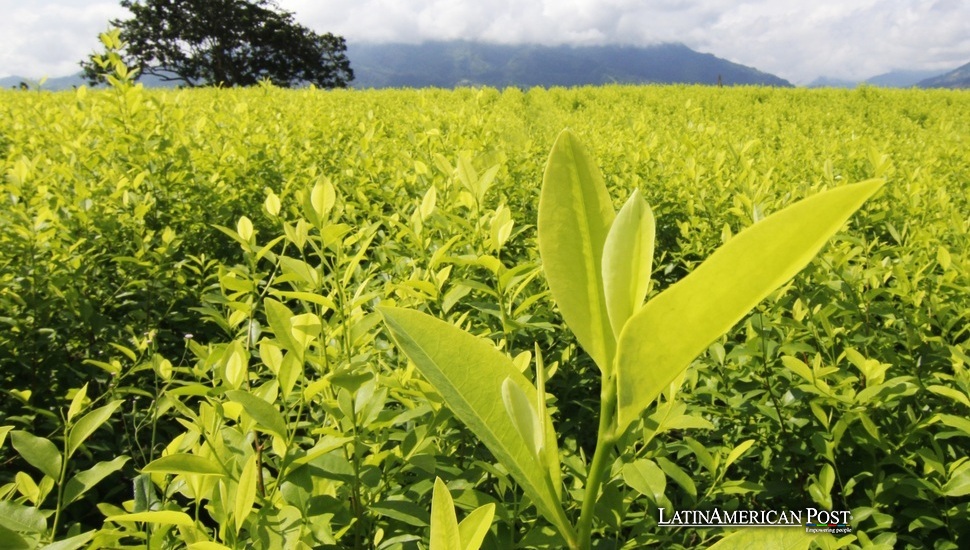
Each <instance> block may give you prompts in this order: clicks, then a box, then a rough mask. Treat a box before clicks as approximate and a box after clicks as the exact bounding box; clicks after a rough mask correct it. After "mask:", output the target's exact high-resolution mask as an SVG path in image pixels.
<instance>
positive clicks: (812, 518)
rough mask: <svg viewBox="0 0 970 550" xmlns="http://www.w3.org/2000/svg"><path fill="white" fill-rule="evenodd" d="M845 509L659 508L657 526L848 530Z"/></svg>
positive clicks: (841, 531)
mask: <svg viewBox="0 0 970 550" xmlns="http://www.w3.org/2000/svg"><path fill="white" fill-rule="evenodd" d="M851 519H852V512H850V511H848V510H819V509H818V508H811V507H809V508H805V509H804V510H723V509H720V508H715V509H713V510H679V511H676V512H674V513H673V514H672V515H671V513H670V512H668V511H667V510H665V509H663V508H661V509H660V517H659V518H658V523H659V525H660V526H661V527H804V528H805V532H807V533H833V534H840V533H851V532H852V526H851V525H850V524H849V520H851Z"/></svg>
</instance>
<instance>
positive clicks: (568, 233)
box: [538, 130, 616, 374]
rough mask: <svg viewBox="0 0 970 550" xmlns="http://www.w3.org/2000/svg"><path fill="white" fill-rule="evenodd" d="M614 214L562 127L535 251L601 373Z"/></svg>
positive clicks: (608, 357) (545, 184)
mask: <svg viewBox="0 0 970 550" xmlns="http://www.w3.org/2000/svg"><path fill="white" fill-rule="evenodd" d="M615 215H616V214H615V213H614V210H613V202H612V200H611V199H610V194H609V192H607V190H606V184H605V183H603V176H602V175H601V174H600V171H599V169H598V168H597V167H596V164H595V163H594V162H593V160H592V159H591V158H590V156H589V154H588V153H587V152H586V150H585V149H584V148H583V146H582V144H581V143H580V142H579V140H578V139H576V137H575V136H574V135H573V134H572V132H570V131H569V130H563V132H562V133H561V134H559V138H558V139H557V140H556V143H555V145H553V147H552V152H551V153H550V154H549V162H548V164H547V165H546V171H545V175H544V176H543V181H542V191H541V193H540V195H539V221H538V241H539V255H540V256H541V257H542V270H543V272H544V273H545V275H546V281H547V282H548V283H549V290H550V291H551V292H552V297H553V299H555V301H556V304H557V305H558V306H559V311H560V313H561V314H562V318H563V320H565V321H566V324H567V325H568V326H569V329H570V330H572V331H573V333H574V334H575V335H576V339H577V340H579V343H580V344H581V345H582V346H583V349H585V350H586V352H587V353H589V355H590V357H592V358H593V361H595V362H596V364H597V365H599V368H600V370H601V371H603V373H604V374H609V371H610V369H611V367H612V365H611V362H612V360H613V356H614V354H615V353H616V337H615V336H614V334H613V329H612V327H611V326H610V319H609V314H608V312H607V308H606V296H605V295H604V293H603V268H602V264H603V247H604V245H605V243H606V235H607V233H608V232H609V230H610V226H611V225H612V223H613V218H614V217H615Z"/></svg>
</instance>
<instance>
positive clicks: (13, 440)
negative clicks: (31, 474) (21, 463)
mask: <svg viewBox="0 0 970 550" xmlns="http://www.w3.org/2000/svg"><path fill="white" fill-rule="evenodd" d="M10 444H11V445H13V448H14V449H16V450H17V452H18V453H20V456H21V457H23V459H24V460H26V461H27V463H28V464H30V465H31V466H33V467H34V468H37V469H38V470H40V471H41V472H43V473H44V475H47V476H50V477H51V479H54V480H57V479H60V477H61V453H60V452H58V450H57V447H56V446H55V445H54V444H53V443H51V441H50V440H49V439H45V438H43V437H37V436H35V435H34V434H32V433H30V432H25V431H22V430H15V431H13V432H10Z"/></svg>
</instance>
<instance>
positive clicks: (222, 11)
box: [81, 0, 354, 88]
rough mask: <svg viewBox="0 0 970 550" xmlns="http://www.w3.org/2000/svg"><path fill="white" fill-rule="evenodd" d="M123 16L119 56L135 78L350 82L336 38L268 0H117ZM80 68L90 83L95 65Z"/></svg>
mask: <svg viewBox="0 0 970 550" xmlns="http://www.w3.org/2000/svg"><path fill="white" fill-rule="evenodd" d="M121 5H122V6H123V7H125V8H127V9H128V10H129V11H130V12H131V14H132V17H131V18H130V19H125V20H120V19H114V20H112V21H111V25H112V26H114V27H116V28H118V29H120V31H121V34H120V37H121V40H122V41H123V42H125V43H126V47H125V51H124V61H125V63H126V65H128V66H129V67H133V68H137V69H138V70H139V75H145V74H149V75H154V76H156V77H158V78H161V79H162V80H167V81H180V82H182V83H184V84H185V85H188V86H197V85H217V86H218V85H222V86H249V85H253V84H256V83H258V82H260V81H262V80H267V79H268V80H269V81H271V82H272V83H273V84H275V85H277V86H298V85H301V84H310V83H312V84H315V85H317V86H320V87H324V88H342V87H346V86H347V84H348V83H349V82H350V81H351V80H353V78H354V73H353V70H352V69H351V68H350V61H349V60H348V59H347V56H346V50H347V45H346V43H345V41H344V39H343V37H340V36H335V35H333V34H331V33H326V34H317V33H316V32H314V31H312V30H311V29H308V28H307V27H304V26H302V25H300V24H298V23H297V22H296V21H294V19H293V14H292V13H290V12H287V11H285V10H282V9H281V8H280V7H279V6H278V5H277V4H276V3H275V2H273V1H271V0H145V1H131V0H122V1H121ZM94 57H95V56H92V57H91V58H90V59H89V60H87V61H83V62H82V63H81V66H82V67H83V69H84V73H85V76H86V77H87V78H88V80H90V81H92V82H98V81H101V80H103V78H104V75H103V69H102V68H101V67H100V66H99V65H98V64H97V63H96V62H95V61H94Z"/></svg>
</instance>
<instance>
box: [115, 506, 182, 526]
mask: <svg viewBox="0 0 970 550" xmlns="http://www.w3.org/2000/svg"><path fill="white" fill-rule="evenodd" d="M104 521H105V523H107V522H115V523H125V522H129V521H130V522H139V523H157V524H160V525H178V526H179V527H192V526H193V525H195V522H194V521H192V517H191V516H189V515H188V514H186V513H185V512H175V511H172V510H160V511H157V512H135V513H132V514H117V515H114V516H108V517H106V518H104Z"/></svg>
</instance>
